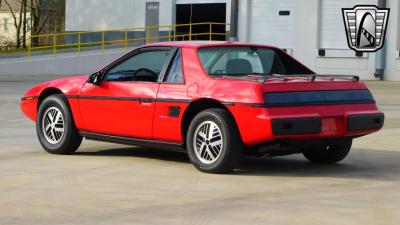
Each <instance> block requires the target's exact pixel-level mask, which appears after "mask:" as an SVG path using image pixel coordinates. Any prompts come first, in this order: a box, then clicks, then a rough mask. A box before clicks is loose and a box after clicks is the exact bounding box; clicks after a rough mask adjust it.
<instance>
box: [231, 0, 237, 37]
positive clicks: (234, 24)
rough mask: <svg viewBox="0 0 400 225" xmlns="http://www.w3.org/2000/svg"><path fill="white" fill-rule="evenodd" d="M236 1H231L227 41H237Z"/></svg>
mask: <svg viewBox="0 0 400 225" xmlns="http://www.w3.org/2000/svg"><path fill="white" fill-rule="evenodd" d="M238 4H239V1H238V0H231V26H230V31H229V32H230V35H229V41H238V14H239V10H238Z"/></svg>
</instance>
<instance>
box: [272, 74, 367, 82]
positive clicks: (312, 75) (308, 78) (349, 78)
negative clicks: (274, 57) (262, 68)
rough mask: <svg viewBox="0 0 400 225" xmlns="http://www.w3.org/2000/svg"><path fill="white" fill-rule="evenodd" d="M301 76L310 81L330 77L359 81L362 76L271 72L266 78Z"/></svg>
mask: <svg viewBox="0 0 400 225" xmlns="http://www.w3.org/2000/svg"><path fill="white" fill-rule="evenodd" d="M292 77H293V78H299V77H304V78H305V79H307V80H309V81H315V79H316V78H322V79H328V80H331V81H334V80H335V79H345V80H350V81H359V80H360V77H358V76H355V75H328V74H293V75H284V74H271V76H266V77H265V78H266V79H270V78H278V79H286V78H292Z"/></svg>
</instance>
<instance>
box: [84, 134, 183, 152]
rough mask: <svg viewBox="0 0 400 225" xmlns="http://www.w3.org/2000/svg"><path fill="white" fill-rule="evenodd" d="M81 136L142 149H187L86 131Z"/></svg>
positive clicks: (164, 143)
mask: <svg viewBox="0 0 400 225" xmlns="http://www.w3.org/2000/svg"><path fill="white" fill-rule="evenodd" d="M79 134H80V135H81V136H82V137H85V138H86V139H90V140H97V141H104V142H111V143H118V144H126V145H135V146H142V147H152V148H165V149H169V150H175V151H180V152H184V151H185V148H184V146H183V144H180V143H175V142H166V141H156V140H147V139H138V138H131V137H121V136H113V135H107V134H98V133H92V132H86V131H79Z"/></svg>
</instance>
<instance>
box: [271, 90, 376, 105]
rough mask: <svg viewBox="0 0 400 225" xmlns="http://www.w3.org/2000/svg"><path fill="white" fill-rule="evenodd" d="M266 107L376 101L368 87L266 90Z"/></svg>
mask: <svg viewBox="0 0 400 225" xmlns="http://www.w3.org/2000/svg"><path fill="white" fill-rule="evenodd" d="M264 101H265V103H264V104H265V106H266V107H275V106H311V105H338V104H368V103H375V100H374V98H373V97H372V94H371V92H370V91H369V90H367V89H357V90H323V91H291V92H265V93H264Z"/></svg>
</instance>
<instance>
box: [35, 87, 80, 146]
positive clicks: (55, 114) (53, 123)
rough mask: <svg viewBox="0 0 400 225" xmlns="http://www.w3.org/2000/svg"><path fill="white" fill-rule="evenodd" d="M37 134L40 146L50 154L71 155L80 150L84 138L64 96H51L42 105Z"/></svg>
mask: <svg viewBox="0 0 400 225" xmlns="http://www.w3.org/2000/svg"><path fill="white" fill-rule="evenodd" d="M46 128H47V129H46ZM45 130H46V131H45ZM36 133H37V135H38V139H39V142H40V144H41V145H42V147H43V148H44V149H45V150H46V151H47V152H48V153H51V154H71V153H73V152H75V151H76V150H77V149H78V148H79V146H80V145H81V143H82V137H81V136H80V135H79V132H78V129H77V128H76V126H75V123H74V119H73V117H72V113H71V109H70V108H69V104H68V101H67V99H66V98H65V96H64V95H61V94H56V95H50V96H49V97H47V98H45V99H44V100H43V102H42V103H41V104H40V106H39V110H38V117H37V121H36Z"/></svg>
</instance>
